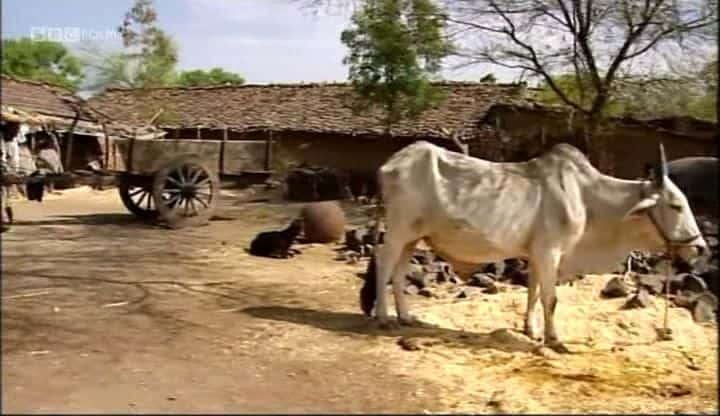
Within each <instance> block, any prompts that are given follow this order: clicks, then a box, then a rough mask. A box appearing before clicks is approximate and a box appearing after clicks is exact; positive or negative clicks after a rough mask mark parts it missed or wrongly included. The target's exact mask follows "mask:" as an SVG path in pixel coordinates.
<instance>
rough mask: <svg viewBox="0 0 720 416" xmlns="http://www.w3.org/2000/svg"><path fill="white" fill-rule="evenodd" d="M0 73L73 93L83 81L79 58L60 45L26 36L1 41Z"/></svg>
mask: <svg viewBox="0 0 720 416" xmlns="http://www.w3.org/2000/svg"><path fill="white" fill-rule="evenodd" d="M2 73H3V74H5V75H11V76H15V77H18V78H24V79H30V80H36V81H45V82H49V83H52V84H56V85H60V86H63V87H65V88H68V89H71V90H75V89H76V88H77V87H78V84H79V83H80V82H81V81H82V79H83V72H82V66H81V64H80V61H79V59H78V58H77V57H75V56H74V55H72V54H71V53H70V52H69V51H68V50H67V48H65V46H64V45H63V44H62V43H59V42H54V41H50V40H33V39H30V38H27V37H23V38H13V39H4V40H3V41H2Z"/></svg>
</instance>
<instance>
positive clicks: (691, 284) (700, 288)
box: [671, 273, 708, 293]
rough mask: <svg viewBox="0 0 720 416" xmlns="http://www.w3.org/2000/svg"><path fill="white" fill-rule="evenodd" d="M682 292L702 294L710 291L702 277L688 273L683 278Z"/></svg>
mask: <svg viewBox="0 0 720 416" xmlns="http://www.w3.org/2000/svg"><path fill="white" fill-rule="evenodd" d="M671 288H672V286H671ZM682 290H684V291H688V292H695V293H702V292H705V291H706V290H708V286H707V284H706V283H705V281H704V280H703V279H702V278H701V277H698V276H695V275H692V274H689V273H687V274H685V275H684V276H683V280H682Z"/></svg>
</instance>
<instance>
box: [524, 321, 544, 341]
mask: <svg viewBox="0 0 720 416" xmlns="http://www.w3.org/2000/svg"><path fill="white" fill-rule="evenodd" d="M523 333H524V334H525V336H527V337H528V338H530V340H531V341H534V342H543V336H542V335H541V334H540V331H537V330H535V329H533V328H531V327H528V326H527V325H526V326H525V329H524V330H523Z"/></svg>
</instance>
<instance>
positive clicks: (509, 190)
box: [366, 141, 707, 352]
mask: <svg viewBox="0 0 720 416" xmlns="http://www.w3.org/2000/svg"><path fill="white" fill-rule="evenodd" d="M660 152H661V160H662V163H663V165H666V161H665V156H664V151H663V150H662V146H661V148H660ZM378 179H379V181H380V186H381V192H382V199H383V202H384V205H385V222H386V229H387V230H386V234H385V238H384V244H383V245H382V246H381V247H380V248H379V250H378V257H377V269H376V272H377V273H376V279H377V281H376V282H371V283H372V284H373V286H375V290H376V292H375V293H373V292H370V293H371V295H370V296H372V297H375V298H376V299H374V300H376V301H377V302H376V306H375V312H376V317H377V320H378V321H379V323H380V325H381V326H382V327H385V328H387V327H388V326H389V324H390V322H389V320H388V307H387V298H386V291H385V287H386V285H387V283H388V281H389V280H388V279H390V278H392V285H393V293H394V297H395V304H396V309H397V314H398V323H400V324H404V325H409V324H413V323H415V322H416V321H415V318H414V317H413V316H411V315H410V313H409V310H408V305H407V301H406V299H405V297H404V293H403V289H404V286H405V272H406V267H407V265H408V262H409V259H410V257H411V256H412V253H413V250H414V248H415V245H416V243H418V242H419V241H420V240H425V242H426V243H427V244H428V245H429V246H430V247H431V248H432V249H433V251H435V252H436V253H437V254H438V255H440V256H441V257H443V258H445V259H446V260H448V261H450V262H451V263H452V262H461V263H474V264H477V263H482V262H494V261H501V260H503V259H507V258H524V259H527V260H528V262H529V267H530V273H529V282H528V300H527V311H526V314H525V333H526V334H527V335H528V336H530V337H531V338H533V339H540V338H541V337H540V336H539V333H538V328H536V325H537V324H536V319H535V318H536V315H535V313H536V309H537V308H536V306H537V302H538V298H539V300H541V301H542V305H543V311H544V322H545V331H544V339H545V344H546V345H548V346H550V347H551V348H553V349H555V350H557V351H561V352H566V351H567V350H566V349H565V347H564V346H563V345H562V343H560V341H559V340H558V336H557V333H556V330H555V323H554V318H553V315H554V311H555V306H556V303H557V297H556V294H555V285H556V282H557V280H558V276H560V277H561V278H562V277H564V276H568V275H572V274H576V273H581V272H582V273H602V272H610V271H611V270H612V269H613V268H614V267H615V266H616V265H617V264H618V263H619V262H621V261H622V259H623V257H625V256H626V255H627V254H628V253H629V252H630V251H631V250H662V249H664V248H665V247H667V246H668V244H670V245H672V246H673V247H674V250H673V251H674V252H675V254H676V255H679V256H680V257H681V258H683V259H685V260H687V261H691V260H692V259H693V258H695V257H697V256H700V255H702V253H703V252H704V251H707V244H706V242H705V241H704V239H703V238H702V235H701V234H700V231H699V230H698V226H697V224H696V222H695V219H694V216H693V214H692V212H691V210H690V206H689V205H688V202H687V200H686V198H685V196H684V195H683V193H682V192H681V191H680V190H679V189H678V188H677V186H675V184H673V183H672V181H671V180H670V179H669V178H668V177H667V175H661V176H660V177H657V178H654V179H653V180H643V181H638V180H624V179H618V178H614V177H611V176H608V175H605V174H603V173H601V172H599V171H598V170H596V169H595V168H594V167H593V166H592V165H591V164H590V162H589V161H588V159H587V158H586V157H585V155H583V154H582V152H580V151H579V150H578V149H576V148H575V147H573V146H571V145H568V144H558V145H555V146H554V147H553V148H552V149H551V150H550V151H549V152H547V153H545V154H544V155H541V156H539V157H537V158H534V159H531V160H529V161H527V162H521V163H496V162H490V161H486V160H482V159H478V158H473V157H469V156H465V155H462V154H460V153H455V152H451V151H448V150H445V149H443V148H441V147H438V146H435V145H432V144H430V143H428V142H424V141H419V142H416V143H413V144H412V145H409V146H407V147H405V148H403V149H401V150H400V151H398V152H397V153H395V154H394V155H393V156H392V157H391V158H390V159H389V160H388V161H387V162H386V163H385V164H384V165H383V166H382V167H381V168H380V169H379V174H378ZM371 309H372V305H371V306H370V307H369V310H367V311H366V312H368V313H369V311H370V310H371Z"/></svg>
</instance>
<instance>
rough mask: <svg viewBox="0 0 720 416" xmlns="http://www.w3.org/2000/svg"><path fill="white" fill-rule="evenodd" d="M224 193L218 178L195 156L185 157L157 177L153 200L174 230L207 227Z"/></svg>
mask: <svg viewBox="0 0 720 416" xmlns="http://www.w3.org/2000/svg"><path fill="white" fill-rule="evenodd" d="M219 191H220V180H219V179H218V177H217V174H216V173H215V172H213V171H212V170H210V169H208V168H207V167H206V166H205V165H203V164H202V163H201V162H200V161H199V160H198V158H197V157H195V156H181V157H179V158H177V159H175V160H173V161H172V162H170V163H169V164H168V165H167V166H165V167H164V168H162V169H160V171H158V172H157V173H156V174H155V179H154V181H153V199H154V201H155V206H156V207H157V210H158V214H159V216H160V219H161V220H163V221H164V222H165V223H166V225H167V226H168V227H170V228H183V227H191V226H196V225H204V224H207V223H208V221H209V220H210V216H211V215H212V213H213V211H214V210H215V205H216V204H217V199H218V196H219Z"/></svg>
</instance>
